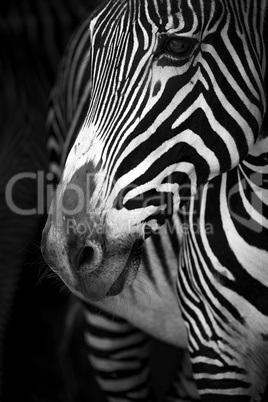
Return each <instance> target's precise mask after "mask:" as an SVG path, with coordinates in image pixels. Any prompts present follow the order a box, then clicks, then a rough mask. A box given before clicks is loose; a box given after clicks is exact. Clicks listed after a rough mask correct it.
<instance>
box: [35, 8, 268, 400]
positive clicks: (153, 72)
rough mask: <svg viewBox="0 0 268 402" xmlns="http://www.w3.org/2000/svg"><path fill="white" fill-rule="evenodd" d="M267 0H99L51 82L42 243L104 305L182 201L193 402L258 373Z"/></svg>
mask: <svg viewBox="0 0 268 402" xmlns="http://www.w3.org/2000/svg"><path fill="white" fill-rule="evenodd" d="M266 9H267V1H266V0H262V1H259V2H256V1H253V0H236V1H230V0H221V1H217V2H216V1H214V0H211V1H209V2H208V1H204V0H196V1H193V0H188V1H183V0H153V1H149V0H144V1H141V0H122V1H119V0H111V1H105V2H104V3H103V4H102V5H101V6H100V7H99V8H98V9H97V10H96V12H94V13H93V15H92V16H91V18H90V21H88V22H86V26H87V27H88V30H87V34H86V35H85V36H83V40H80V38H78V37H77V40H76V39H74V41H73V42H72V45H71V47H70V49H71V50H70V52H69V55H68V56H67V58H66V59H65V62H64V63H63V69H62V74H61V78H60V80H59V82H58V87H57V89H56V91H58V94H59V95H58V101H57V102H56V103H55V107H54V108H55V110H57V116H58V123H59V124H62V122H63V124H66V122H68V125H69V127H68V137H67V142H66V148H65V149H66V151H65V152H64V153H63V156H62V158H63V160H65V158H66V156H67V154H68V148H69V147H70V146H72V149H71V151H70V152H69V154H68V157H67V160H66V163H65V168H64V172H63V175H62V178H61V182H60V185H59V187H58V189H57V192H56V194H55V197H54V199H53V201H52V204H51V209H50V215H49V217H48V220H47V224H46V227H45V229H44V231H43V240H42V252H43V255H44V257H45V259H46V260H47V262H48V264H49V265H50V266H51V268H52V269H53V270H54V271H55V272H56V273H57V274H58V275H59V276H60V277H61V279H62V280H63V282H64V283H65V284H66V285H67V286H68V287H69V288H70V289H71V290H72V292H73V293H74V294H76V295H77V296H78V297H80V298H81V299H84V300H86V301H90V302H91V303H92V302H93V303H98V304H103V303H104V304H105V302H106V298H107V300H110V298H112V297H114V296H118V295H120V294H121V292H122V291H123V289H127V287H128V286H131V283H133V281H134V280H135V278H136V276H137V274H138V270H139V266H140V260H141V247H142V245H143V243H144V242H145V243H146V242H147V241H148V240H149V237H150V236H152V235H153V234H154V233H155V232H157V231H158V230H159V228H160V227H161V226H162V225H163V224H164V223H165V222H167V221H168V219H170V218H171V217H174V216H176V214H177V213H178V212H183V213H182V215H183V224H182V225H183V227H185V228H186V230H185V231H183V236H182V238H181V242H180V252H179V257H178V264H179V265H178V277H177V296H178V301H179V306H180V309H181V312H182V317H183V321H184V323H185V326H186V329H187V338H188V348H189V352H190V358H191V363H192V367H193V374H194V378H195V381H196V384H197V388H198V392H199V394H200V396H201V399H202V400H203V401H205V402H207V401H225V400H226V399H227V398H228V400H230V401H231V400H234V401H260V400H261V397H262V394H263V392H264V389H265V386H266V377H267V371H268V366H267V361H268V359H267V357H268V356H267V354H268V348H267V339H268V320H267V311H266V306H267V305H268V304H267V296H266V295H267V275H268V274H267V273H266V272H267V269H266V266H267V257H268V242H267V226H268V224H267V222H268V221H267V216H268V214H267V204H268V200H267V173H268V171H267V169H268V168H267V156H268V151H267V150H268V140H267V115H265V112H266V93H265V90H266V85H267V83H266V81H265V78H266V45H267V35H266V34H267V23H266V21H265V13H266ZM65 128H66V129H67V126H66V127H65ZM76 130H77V134H78V135H77V137H76V136H75V138H76V139H75V141H74V142H73V143H72V138H74V136H73V131H76ZM208 225H209V228H210V229H211V230H208ZM81 228H83V229H84V231H83V233H82V232H81V230H80V229H81ZM108 298H109V299H108ZM177 311H178V314H179V309H178V310H177Z"/></svg>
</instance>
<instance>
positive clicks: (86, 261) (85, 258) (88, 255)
mask: <svg viewBox="0 0 268 402" xmlns="http://www.w3.org/2000/svg"><path fill="white" fill-rule="evenodd" d="M94 258H95V251H94V248H93V247H91V246H85V247H84V249H83V251H82V252H81V254H80V256H79V260H78V266H77V269H78V271H79V270H81V269H83V268H84V267H86V266H89V265H91V264H92V262H93V261H94Z"/></svg>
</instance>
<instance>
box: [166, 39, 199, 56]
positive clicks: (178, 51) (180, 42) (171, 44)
mask: <svg viewBox="0 0 268 402" xmlns="http://www.w3.org/2000/svg"><path fill="white" fill-rule="evenodd" d="M193 47H194V42H193V41H192V40H191V39H189V38H172V39H170V40H169V41H168V42H167V44H166V50H167V51H168V52H169V53H172V54H174V55H176V56H181V57H184V56H188V54H190V53H191V51H192V49H193Z"/></svg>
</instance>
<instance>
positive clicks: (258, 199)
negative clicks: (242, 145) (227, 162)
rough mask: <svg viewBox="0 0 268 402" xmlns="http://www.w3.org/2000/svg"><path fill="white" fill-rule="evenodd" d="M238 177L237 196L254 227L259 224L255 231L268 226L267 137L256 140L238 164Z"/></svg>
mask: <svg viewBox="0 0 268 402" xmlns="http://www.w3.org/2000/svg"><path fill="white" fill-rule="evenodd" d="M238 177H239V179H238V180H239V192H238V193H239V198H241V200H242V202H243V205H244V207H245V208H246V209H247V213H248V215H249V216H250V219H252V220H253V221H255V222H256V224H257V227H256V228H258V227H259V225H260V227H259V229H258V230H257V231H259V230H261V227H262V228H263V227H266V226H267V228H268V138H266V139H263V140H260V141H258V143H256V144H255V146H254V147H253V149H252V150H251V152H250V154H249V155H248V156H247V158H246V159H245V160H244V161H243V162H242V163H241V164H240V165H239V166H238ZM237 195H238V194H237ZM253 226H254V225H253Z"/></svg>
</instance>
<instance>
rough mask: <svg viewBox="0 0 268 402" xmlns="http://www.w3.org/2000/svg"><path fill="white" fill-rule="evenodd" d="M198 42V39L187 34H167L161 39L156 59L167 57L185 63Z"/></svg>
mask: <svg viewBox="0 0 268 402" xmlns="http://www.w3.org/2000/svg"><path fill="white" fill-rule="evenodd" d="M198 43H199V42H198V40H196V39H194V38H188V37H185V36H165V37H164V38H161V40H160V44H159V48H158V50H157V52H156V54H155V59H159V58H162V57H166V58H168V59H169V60H172V61H173V62H177V63H183V64H184V63H186V62H187V61H188V60H189V59H190V58H191V56H192V55H193V53H194V51H195V50H196V47H197V45H198ZM176 46H177V50H176Z"/></svg>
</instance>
